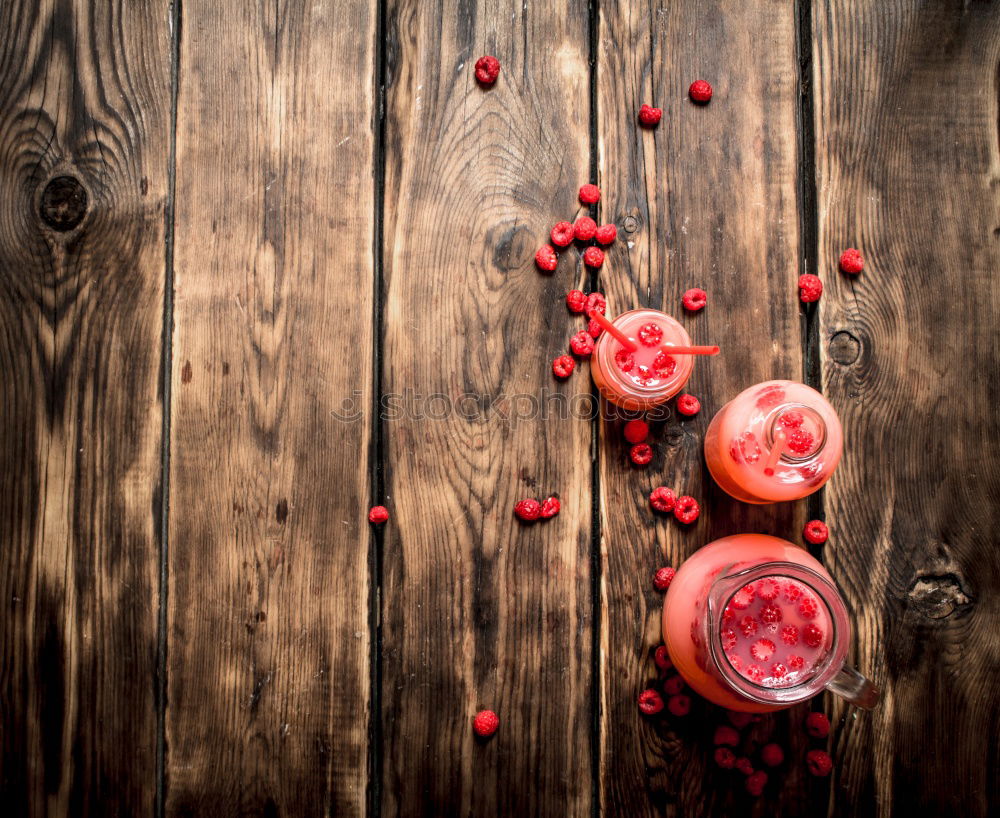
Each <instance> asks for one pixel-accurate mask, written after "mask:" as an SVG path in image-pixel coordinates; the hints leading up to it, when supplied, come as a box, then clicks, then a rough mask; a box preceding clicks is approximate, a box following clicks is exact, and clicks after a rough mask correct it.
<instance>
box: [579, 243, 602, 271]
mask: <svg viewBox="0 0 1000 818" xmlns="http://www.w3.org/2000/svg"><path fill="white" fill-rule="evenodd" d="M583 263H584V264H586V265H587V266H588V267H600V266H601V265H602V264H604V251H603V250H602V249H601V248H600V247H588V248H587V249H586V250H584V251H583Z"/></svg>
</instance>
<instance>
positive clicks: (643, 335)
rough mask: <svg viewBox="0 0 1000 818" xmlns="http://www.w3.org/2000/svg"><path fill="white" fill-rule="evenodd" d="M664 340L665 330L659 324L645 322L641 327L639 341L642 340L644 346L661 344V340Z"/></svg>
mask: <svg viewBox="0 0 1000 818" xmlns="http://www.w3.org/2000/svg"><path fill="white" fill-rule="evenodd" d="M662 340H663V330H662V329H661V328H660V325H659V324H654V323H652V322H650V323H648V324H643V325H642V326H641V327H639V341H640V342H642V345H643V346H647V347H655V346H659V345H660V341H662Z"/></svg>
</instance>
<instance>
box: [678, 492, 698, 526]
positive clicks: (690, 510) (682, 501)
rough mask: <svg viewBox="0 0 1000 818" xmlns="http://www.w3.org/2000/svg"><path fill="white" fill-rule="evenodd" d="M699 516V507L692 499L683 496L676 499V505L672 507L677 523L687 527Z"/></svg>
mask: <svg viewBox="0 0 1000 818" xmlns="http://www.w3.org/2000/svg"><path fill="white" fill-rule="evenodd" d="M699 514H701V507H700V506H699V505H698V501H697V500H695V499H694V497H688V495H686V494H684V495H682V496H680V497H678V498H677V503H676V504H675V505H674V517H676V518H677V522H679V523H685V524H687V525H689V524H691V523H693V522H694V521H695V520H697V519H698V515H699Z"/></svg>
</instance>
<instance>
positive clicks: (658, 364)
mask: <svg viewBox="0 0 1000 818" xmlns="http://www.w3.org/2000/svg"><path fill="white" fill-rule="evenodd" d="M653 369H655V370H656V371H657V372H658V373H659V374H660V375H661V376H662V377H664V378H669V377H670V376H671V375H673V374H674V371H675V370H676V369H677V361H676V360H675V359H674V357H673V356H672V355H667V353H666V352H660V353H658V354H657V356H656V357H655V358H653Z"/></svg>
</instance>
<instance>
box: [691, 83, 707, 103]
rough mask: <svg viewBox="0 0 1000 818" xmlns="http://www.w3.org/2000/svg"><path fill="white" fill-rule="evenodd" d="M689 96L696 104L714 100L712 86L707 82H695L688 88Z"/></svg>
mask: <svg viewBox="0 0 1000 818" xmlns="http://www.w3.org/2000/svg"><path fill="white" fill-rule="evenodd" d="M688 94H689V95H690V97H691V99H692V100H694V101H695V102H708V101H709V100H710V99H711V98H712V86H711V85H709V84H708V83H707V82H705V80H695V81H694V82H692V83H691V87H690V88H688Z"/></svg>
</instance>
